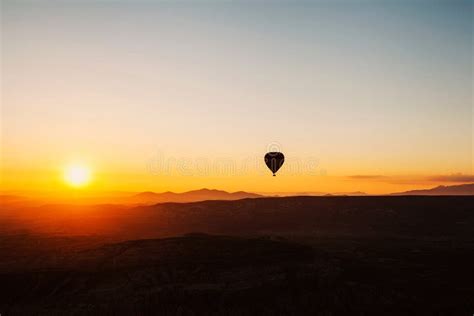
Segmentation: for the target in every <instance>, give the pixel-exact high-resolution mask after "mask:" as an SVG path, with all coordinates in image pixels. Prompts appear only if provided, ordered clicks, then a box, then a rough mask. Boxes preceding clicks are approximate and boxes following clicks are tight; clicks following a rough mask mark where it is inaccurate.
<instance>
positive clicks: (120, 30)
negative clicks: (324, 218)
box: [0, 1, 474, 194]
mask: <svg viewBox="0 0 474 316" xmlns="http://www.w3.org/2000/svg"><path fill="white" fill-rule="evenodd" d="M347 6H350V9H351V10H347V7H345V6H343V5H340V4H339V5H337V4H331V3H330V2H319V3H315V4H311V3H307V4H304V5H292V4H291V3H290V2H288V3H274V4H271V3H266V4H250V3H240V2H236V3H226V4H218V3H212V2H210V3H202V4H199V5H190V4H184V3H180V4H172V3H150V2H140V1H139V2H137V3H134V4H132V3H122V2H111V3H108V4H104V5H98V4H97V3H93V2H86V3H82V4H81V3H71V2H61V1H59V2H55V4H54V5H48V4H47V2H44V3H43V4H39V2H16V1H5V3H4V4H3V8H2V31H1V35H2V69H1V73H2V112H1V137H2V138H1V155H2V156H1V158H2V159H1V166H0V168H1V182H2V183H1V186H2V191H61V192H64V191H65V192H68V191H70V190H72V189H71V188H70V187H69V186H68V185H67V183H65V182H64V180H63V178H64V168H66V166H67V165H69V164H71V163H74V162H80V163H82V164H84V165H86V166H88V167H89V168H90V169H91V172H92V182H91V183H90V184H89V185H88V186H86V187H84V188H82V189H80V190H83V191H90V192H92V191H100V192H105V191H108V192H110V191H116V190H118V191H145V190H151V191H167V190H172V191H178V192H179V191H186V190H192V189H198V188H203V187H208V188H219V189H224V190H228V191H237V190H245V191H254V192H352V191H364V192H368V193H373V194H379V193H388V192H396V191H403V190H408V189H414V188H426V187H431V186H435V185H438V184H457V183H465V182H471V181H473V180H474V178H473V177H472V176H471V175H472V173H473V172H472V168H473V159H472V148H473V141H472V119H473V114H472V113H473V112H472V104H473V100H472V87H473V79H472V56H473V52H472V20H473V18H472V3H470V2H469V1H468V2H466V3H460V4H459V5H450V4H449V3H448V2H446V3H442V4H436V5H428V4H425V5H419V4H416V3H412V4H410V3H403V4H402V3H400V4H392V5H390V4H389V2H374V3H370V2H367V3H365V4H359V5H355V4H347ZM275 149H278V150H281V151H283V152H284V153H285V155H286V162H285V165H284V166H283V167H282V169H281V170H280V172H279V173H278V176H277V177H272V176H271V173H270V172H269V171H268V170H266V167H265V165H264V162H263V155H264V154H265V152H266V151H267V150H275ZM75 190H79V189H75Z"/></svg>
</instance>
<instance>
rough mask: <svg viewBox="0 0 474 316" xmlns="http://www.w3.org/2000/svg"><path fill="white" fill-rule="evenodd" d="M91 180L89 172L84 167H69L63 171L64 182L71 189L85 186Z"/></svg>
mask: <svg viewBox="0 0 474 316" xmlns="http://www.w3.org/2000/svg"><path fill="white" fill-rule="evenodd" d="M90 179H91V172H90V169H89V168H88V167H87V166H84V165H70V166H68V167H67V168H66V170H65V171H64V180H65V181H66V183H67V184H68V185H70V186H73V187H83V186H86V185H87V184H88V183H89V182H90Z"/></svg>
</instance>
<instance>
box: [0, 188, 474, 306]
mask: <svg viewBox="0 0 474 316" xmlns="http://www.w3.org/2000/svg"><path fill="white" fill-rule="evenodd" d="M473 206H474V196H360V197H338V196H332V197H307V196H306V197H285V198H255V199H240V200H235V201H201V202H192V203H161V204H156V205H150V206H139V207H125V206H117V205H95V206H83V205H73V206H68V205H45V206H41V207H35V208H31V209H24V208H21V209H16V211H15V210H13V209H11V210H9V214H10V216H9V217H8V218H3V219H4V220H3V221H0V231H1V232H3V233H1V234H0V284H2V287H0V297H1V299H0V311H2V315H3V313H5V314H6V315H156V314H159V315H360V314H363V315H411V314H417V315H470V314H469V313H472V310H474V301H473V300H472V293H474V276H473V274H472V266H473V265H474V251H473V248H474V229H473V227H474V216H473V210H474V207H473ZM6 219H7V220H6ZM19 223H21V225H20V224H19ZM15 227H16V229H15ZM12 230H16V231H17V232H14V231H12ZM28 231H34V232H36V235H30V234H29V233H28ZM193 232H199V233H193ZM190 233H191V234H190ZM203 233H205V234H203ZM209 234H213V235H214V234H218V235H226V236H211V235H209ZM74 235H75V236H74ZM78 235H82V236H78ZM100 235H102V236H100ZM179 235H184V236H182V237H171V236H179ZM168 236H169V237H171V238H163V239H156V238H157V237H168ZM144 238H150V239H149V240H144ZM3 311H5V312H3Z"/></svg>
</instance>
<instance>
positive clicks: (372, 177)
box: [348, 174, 387, 180]
mask: <svg viewBox="0 0 474 316" xmlns="http://www.w3.org/2000/svg"><path fill="white" fill-rule="evenodd" d="M348 178H350V179H356V180H376V179H386V178H387V177H386V176H382V175H371V174H362V175H361V174H358V175H353V176H348Z"/></svg>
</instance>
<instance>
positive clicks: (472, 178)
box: [428, 173, 474, 183]
mask: <svg viewBox="0 0 474 316" xmlns="http://www.w3.org/2000/svg"><path fill="white" fill-rule="evenodd" d="M428 180H429V181H433V182H458V183H462V182H474V175H468V174H462V173H456V174H451V175H439V176H433V177H429V178H428Z"/></svg>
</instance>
